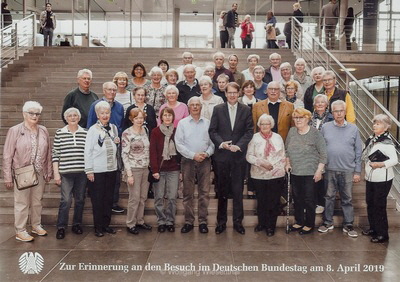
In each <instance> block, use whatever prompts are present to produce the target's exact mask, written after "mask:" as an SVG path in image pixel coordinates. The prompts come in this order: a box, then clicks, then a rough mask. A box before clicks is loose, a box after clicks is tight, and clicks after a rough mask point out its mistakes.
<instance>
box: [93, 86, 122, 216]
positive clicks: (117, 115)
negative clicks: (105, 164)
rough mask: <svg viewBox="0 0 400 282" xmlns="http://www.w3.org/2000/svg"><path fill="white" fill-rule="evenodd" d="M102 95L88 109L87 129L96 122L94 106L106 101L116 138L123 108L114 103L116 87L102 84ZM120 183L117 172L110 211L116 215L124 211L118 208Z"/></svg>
mask: <svg viewBox="0 0 400 282" xmlns="http://www.w3.org/2000/svg"><path fill="white" fill-rule="evenodd" d="M103 94H104V97H103V98H102V99H99V100H97V101H95V102H94V103H93V104H92V106H91V107H90V111H89V118H88V121H87V128H90V127H91V126H92V125H93V124H95V123H96V122H97V116H96V111H95V106H96V104H97V103H98V102H100V101H106V102H108V103H109V104H110V106H111V117H110V123H112V124H114V125H115V126H116V127H117V128H118V136H121V134H122V126H123V119H124V106H123V105H122V104H121V103H119V102H117V101H115V96H116V95H117V86H116V85H115V83H114V82H112V81H108V82H104V83H103ZM120 183H121V171H120V170H117V177H116V183H115V187H114V197H113V207H112V211H113V212H116V213H123V212H124V209H123V208H121V207H120V206H118V201H119V187H120Z"/></svg>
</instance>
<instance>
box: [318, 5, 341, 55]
mask: <svg viewBox="0 0 400 282" xmlns="http://www.w3.org/2000/svg"><path fill="white" fill-rule="evenodd" d="M339 13H340V11H339V5H338V4H337V3H336V0H330V1H329V3H328V4H326V5H324V6H322V10H321V17H320V27H321V30H322V29H323V27H324V26H325V44H326V48H327V49H328V50H332V49H335V41H336V37H335V30H336V25H337V23H338V21H339Z"/></svg>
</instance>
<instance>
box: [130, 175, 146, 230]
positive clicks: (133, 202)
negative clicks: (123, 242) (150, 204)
mask: <svg viewBox="0 0 400 282" xmlns="http://www.w3.org/2000/svg"><path fill="white" fill-rule="evenodd" d="M132 174H133V179H134V182H133V185H128V192H129V200H128V211H127V215H126V226H127V227H129V228H132V227H133V226H135V225H136V224H143V223H144V204H145V201H146V199H147V192H148V190H149V182H148V181H147V177H148V175H149V170H148V168H133V169H132Z"/></svg>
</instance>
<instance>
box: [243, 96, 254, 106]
mask: <svg viewBox="0 0 400 282" xmlns="http://www.w3.org/2000/svg"><path fill="white" fill-rule="evenodd" d="M242 102H243V104H245V105H254V104H255V103H257V99H256V97H254V95H253V99H251V100H250V99H249V97H247V96H246V95H243V97H242Z"/></svg>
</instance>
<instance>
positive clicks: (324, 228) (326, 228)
mask: <svg viewBox="0 0 400 282" xmlns="http://www.w3.org/2000/svg"><path fill="white" fill-rule="evenodd" d="M329 230H333V224H327V223H324V224H322V225H321V226H320V227H319V228H318V232H321V233H326V232H328V231H329Z"/></svg>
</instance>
